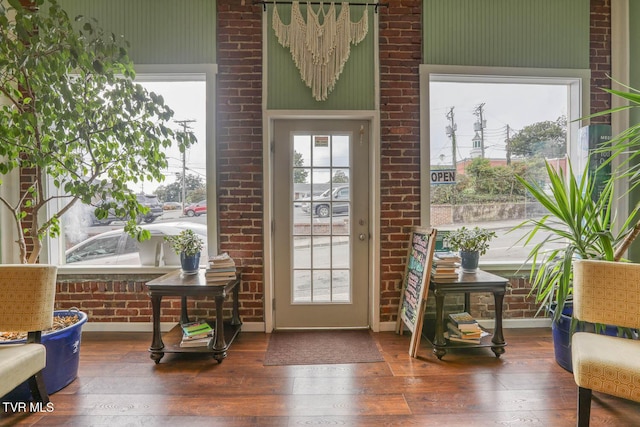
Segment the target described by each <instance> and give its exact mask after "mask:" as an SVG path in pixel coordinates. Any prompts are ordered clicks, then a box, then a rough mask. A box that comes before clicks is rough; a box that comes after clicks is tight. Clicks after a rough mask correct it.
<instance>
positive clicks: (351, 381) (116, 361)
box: [0, 329, 640, 427]
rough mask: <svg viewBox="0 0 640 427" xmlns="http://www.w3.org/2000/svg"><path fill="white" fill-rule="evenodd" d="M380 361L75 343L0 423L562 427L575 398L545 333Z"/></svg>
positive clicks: (404, 342)
mask: <svg viewBox="0 0 640 427" xmlns="http://www.w3.org/2000/svg"><path fill="white" fill-rule="evenodd" d="M373 335H374V337H375V339H376V342H377V344H378V346H379V349H380V351H381V352H382V354H383V356H384V359H385V361H384V362H379V363H361V364H345V365H305V366H263V365H262V363H263V360H264V356H265V351H266V349H267V344H268V339H269V335H267V334H262V333H247V332H243V333H241V334H240V335H239V336H238V338H237V339H236V341H235V342H234V343H233V345H232V347H231V349H230V350H229V353H228V357H227V359H225V360H224V361H223V362H222V364H218V363H216V362H215V361H214V360H213V359H212V358H210V357H205V356H200V355H171V354H168V355H165V357H164V358H163V359H162V362H161V363H160V364H159V365H155V364H154V362H153V361H152V360H151V359H150V358H149V353H148V352H147V349H148V347H149V344H150V341H151V335H150V334H145V333H111V332H109V333H107V332H91V333H85V334H83V341H82V347H81V353H80V370H79V376H78V378H77V379H76V380H75V381H74V382H73V383H72V384H70V385H69V386H67V387H66V388H65V389H63V390H61V391H59V392H57V393H55V394H53V395H52V396H51V401H52V402H53V408H52V409H53V410H52V411H51V412H42V413H38V412H35V413H24V412H23V413H13V414H11V413H6V412H5V413H0V425H2V426H10V425H35V426H54V425H55V426H59V425H65V426H83V427H86V426H190V427H191V426H194V427H198V426H229V427H240V426H260V427H262V426H266V427H269V426H301V425H305V426H308V425H314V426H324V425H327V426H330V425H339V426H363V427H365V426H366V427H372V426H452V427H457V426H465V427H468V426H481V427H482V426H496V425H500V426H505V425H506V426H553V427H556V426H557V427H562V426H573V425H575V410H576V387H575V384H574V382H573V376H572V374H570V373H568V372H566V371H565V370H563V369H562V368H560V367H559V366H558V365H557V364H556V363H555V361H554V359H553V345H552V342H551V336H550V335H551V334H550V331H549V330H548V329H507V330H505V338H506V340H507V343H508V346H507V348H506V353H505V354H504V355H502V357H501V358H499V359H498V358H496V357H495V356H494V355H493V353H492V352H491V351H490V350H489V349H477V350H472V351H468V352H464V353H463V352H457V353H450V354H447V355H446V356H445V357H444V358H443V360H442V361H439V360H438V359H437V358H436V357H435V356H433V355H432V354H431V352H430V349H428V348H427V343H426V342H425V341H424V340H423V342H422V344H421V347H420V352H419V355H420V358H419V359H411V358H409V356H408V349H409V335H408V334H405V335H402V336H400V335H396V334H395V333H393V332H383V333H378V334H373ZM591 418H592V422H591V425H592V426H593V427H597V426H640V404H638V403H633V402H628V401H625V400H622V399H617V398H613V397H610V396H606V395H603V394H599V393H594V399H593V403H592V417H591Z"/></svg>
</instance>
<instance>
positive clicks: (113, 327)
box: [82, 321, 265, 342]
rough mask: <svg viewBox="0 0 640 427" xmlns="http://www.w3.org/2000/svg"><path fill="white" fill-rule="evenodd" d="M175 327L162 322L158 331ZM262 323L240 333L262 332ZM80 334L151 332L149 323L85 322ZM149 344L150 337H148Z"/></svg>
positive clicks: (250, 324) (165, 330)
mask: <svg viewBox="0 0 640 427" xmlns="http://www.w3.org/2000/svg"><path fill="white" fill-rule="evenodd" d="M175 325H176V323H175V322H162V323H160V329H161V330H162V332H168V331H170V330H171V328H173V327H174V326H175ZM264 331H265V329H264V323H263V322H247V323H243V324H242V332H264ZM82 332H149V333H150V334H151V332H153V323H151V322H91V321H89V322H87V323H85V324H84V325H83V327H82ZM149 342H151V335H149Z"/></svg>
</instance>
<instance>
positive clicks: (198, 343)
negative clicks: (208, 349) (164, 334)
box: [180, 335, 213, 347]
mask: <svg viewBox="0 0 640 427" xmlns="http://www.w3.org/2000/svg"><path fill="white" fill-rule="evenodd" d="M212 337H213V336H212V335H207V336H205V337H202V338H188V337H185V336H183V337H182V341H180V347H205V346H207V345H209V341H211V338H212Z"/></svg>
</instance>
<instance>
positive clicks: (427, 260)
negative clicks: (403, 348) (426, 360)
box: [397, 228, 436, 357]
mask: <svg viewBox="0 0 640 427" xmlns="http://www.w3.org/2000/svg"><path fill="white" fill-rule="evenodd" d="M435 241H436V230H429V229H421V228H414V229H413V231H412V232H411V239H410V241H409V250H408V253H407V265H406V268H405V273H404V280H403V283H402V294H401V296H400V307H399V309H398V323H397V332H398V333H400V334H401V333H402V331H403V329H404V325H406V326H407V328H408V329H409V330H410V331H411V334H412V335H411V345H410V347H409V355H410V356H411V357H415V356H416V354H417V351H418V346H419V345H420V336H421V334H422V322H423V318H424V303H425V302H426V296H427V292H428V290H429V277H430V273H431V262H432V261H433V251H434V249H435Z"/></svg>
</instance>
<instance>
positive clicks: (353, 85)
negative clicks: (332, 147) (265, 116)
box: [263, 3, 375, 110]
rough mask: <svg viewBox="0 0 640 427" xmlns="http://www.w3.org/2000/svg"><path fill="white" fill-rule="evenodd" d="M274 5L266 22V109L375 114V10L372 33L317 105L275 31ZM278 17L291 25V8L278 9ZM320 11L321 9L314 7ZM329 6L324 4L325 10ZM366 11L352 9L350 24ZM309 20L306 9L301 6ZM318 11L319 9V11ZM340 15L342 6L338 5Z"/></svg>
mask: <svg viewBox="0 0 640 427" xmlns="http://www.w3.org/2000/svg"><path fill="white" fill-rule="evenodd" d="M273 7H274V6H273V5H269V7H268V8H267V11H266V12H263V13H264V14H265V16H264V19H267V43H266V44H267V48H266V52H265V55H267V58H268V62H267V82H266V84H267V93H268V95H267V108H269V109H287V110H289V109H291V110H293V109H299V110H372V109H373V108H374V107H375V102H374V96H375V62H374V40H375V31H374V30H375V20H374V19H375V17H374V11H373V8H372V7H369V8H367V13H368V14H369V31H368V33H367V36H366V37H365V38H364V40H363V41H362V42H360V43H359V44H358V45H353V44H352V45H351V54H350V56H349V60H348V61H347V63H346V64H345V66H344V70H343V72H342V74H341V75H340V77H339V79H338V81H337V82H336V86H335V88H334V90H333V92H331V93H330V94H329V96H328V99H327V100H325V101H316V100H315V99H314V98H313V96H312V93H311V89H310V88H308V87H307V86H306V85H305V84H304V82H303V81H302V78H301V77H300V71H298V68H296V66H295V64H294V62H293V59H292V58H291V53H290V52H289V48H284V47H282V45H280V43H278V40H277V38H276V36H275V32H274V30H273V28H272V17H273ZM276 7H278V14H279V16H280V19H281V20H282V22H283V23H284V24H289V23H290V16H291V12H290V10H291V7H290V6H289V5H278V6H276ZM313 7H314V8H319V6H313ZM326 9H328V3H327V4H325V10H326ZM363 9H364V8H363V7H359V6H351V12H350V13H351V21H352V22H356V21H359V20H360V18H361V17H362V13H363ZM300 10H301V12H302V15H303V16H305V17H306V5H302V4H301V5H300ZM316 10H317V9H316ZM336 12H337V13H340V6H338V5H336Z"/></svg>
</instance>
